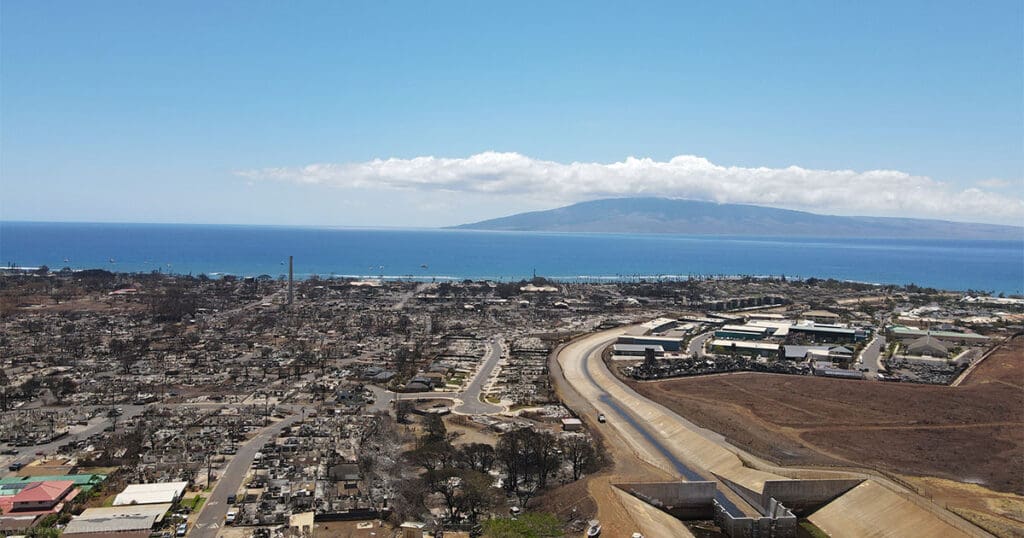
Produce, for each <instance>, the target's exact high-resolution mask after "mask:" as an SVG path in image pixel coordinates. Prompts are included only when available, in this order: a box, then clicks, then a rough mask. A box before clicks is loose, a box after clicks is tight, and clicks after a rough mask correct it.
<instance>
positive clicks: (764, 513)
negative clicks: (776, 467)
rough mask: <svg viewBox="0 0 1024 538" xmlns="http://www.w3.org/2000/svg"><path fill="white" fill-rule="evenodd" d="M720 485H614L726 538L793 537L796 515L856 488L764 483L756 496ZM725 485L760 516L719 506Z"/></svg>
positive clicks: (831, 483)
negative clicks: (702, 523) (710, 525)
mask: <svg viewBox="0 0 1024 538" xmlns="http://www.w3.org/2000/svg"><path fill="white" fill-rule="evenodd" d="M718 478H719V480H720V482H715V481H703V482H650V483H630V484H615V487H617V488H619V489H621V490H622V491H625V492H627V493H629V494H631V495H633V496H634V497H636V498H638V499H640V500H642V501H644V502H646V503H648V504H650V505H652V506H655V507H657V508H660V509H661V510H663V511H665V512H666V513H668V514H671V515H672V516H675V517H677V518H679V519H681V520H684V521H688V520H714V521H715V524H716V525H718V527H719V529H721V530H722V532H723V533H724V534H725V535H727V536H730V537H750V538H788V537H792V536H796V528H797V520H798V518H797V516H796V515H795V514H794V513H793V511H792V510H790V508H787V506H792V507H795V508H796V509H797V512H798V513H803V514H808V513H810V512H813V511H814V510H816V509H818V508H820V507H821V506H824V505H825V504H828V503H829V502H831V501H832V500H833V499H835V498H837V497H839V496H840V495H842V494H843V493H846V492H847V491H849V490H850V489H852V488H854V487H856V486H857V485H858V484H860V483H861V482H862V481H861V480H780V481H769V482H766V483H765V485H764V490H763V491H762V492H761V494H760V495H757V494H755V493H754V492H752V491H750V490H747V489H746V488H743V487H742V486H739V485H737V484H733V483H731V482H730V481H729V480H725V479H722V478H721V477H718ZM723 484H724V485H725V486H726V487H729V488H730V489H731V490H733V491H734V492H735V493H736V494H737V495H739V496H741V497H742V498H743V499H744V500H746V501H747V502H749V503H750V505H751V506H753V507H754V508H756V509H757V510H758V511H760V512H761V515H760V516H758V517H748V516H745V515H743V514H742V513H741V514H738V515H737V514H735V513H732V512H731V511H730V510H727V509H726V508H725V507H724V506H723V505H722V504H721V503H719V502H718V497H719V496H720V495H721V491H719V486H720V485H723Z"/></svg>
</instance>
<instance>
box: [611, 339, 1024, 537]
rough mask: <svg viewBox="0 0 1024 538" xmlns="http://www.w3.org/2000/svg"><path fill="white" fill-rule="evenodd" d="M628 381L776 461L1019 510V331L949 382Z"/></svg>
mask: <svg viewBox="0 0 1024 538" xmlns="http://www.w3.org/2000/svg"><path fill="white" fill-rule="evenodd" d="M630 385H631V386H633V387H634V389H635V390H637V391H638V392H640V393H641V394H643V395H644V396H647V397H648V398H651V399H652V400H655V401H658V402H660V403H662V404H663V405H666V406H667V407H669V408H670V409H672V410H673V411H675V412H677V413H679V414H680V415H682V416H684V417H686V418H688V419H689V420H691V421H693V422H694V423H696V424H699V425H700V426H702V427H705V428H707V429H710V430H712V431H715V432H718V433H720V434H722V435H724V436H726V437H727V438H728V439H729V440H730V442H732V443H733V444H735V445H736V446H739V447H741V448H743V449H745V450H748V451H750V452H751V453H753V454H756V455H758V456H760V457H763V458H765V459H768V460H772V461H774V462H777V463H779V464H782V465H787V466H825V467H828V466H836V467H860V468H870V469H874V470H876V471H880V472H882V473H884V474H887V475H889V476H892V477H895V478H899V479H900V480H902V481H904V483H907V484H909V485H911V486H912V487H915V488H917V489H918V490H919V491H920V492H921V493H923V494H925V495H926V496H929V497H933V498H935V499H936V500H937V501H940V502H944V503H946V504H947V505H948V506H949V507H950V508H951V509H954V511H956V510H957V509H964V510H977V511H980V512H985V513H989V514H992V513H995V514H996V515H998V516H999V517H1002V518H1009V519H1010V520H1014V521H1017V522H1024V498H1022V497H1021V495H1024V337H1018V338H1016V339H1013V340H1011V341H1009V342H1007V343H1006V344H1004V345H1003V346H1002V347H1001V348H1000V349H998V350H997V351H996V352H994V353H993V354H992V355H991V356H989V357H988V358H987V359H985V361H984V362H982V363H981V364H979V365H978V366H977V367H976V368H975V369H974V371H972V372H971V374H970V375H969V377H968V378H967V379H965V380H964V381H963V383H961V385H960V386H959V387H945V386H928V385H913V384H907V383H882V382H872V381H850V380H842V379H825V378H816V377H806V376H786V375H775V374H755V373H737V374H725V375H715V376H704V377H692V378H683V379H673V380H664V381H655V382H644V383H638V382H632V381H630ZM968 485H969V486H970V487H969V488H968V487H967V486H968ZM978 486H981V487H978ZM1000 507H1002V508H1000ZM1011 523H1012V521H1011ZM999 534H1002V533H999Z"/></svg>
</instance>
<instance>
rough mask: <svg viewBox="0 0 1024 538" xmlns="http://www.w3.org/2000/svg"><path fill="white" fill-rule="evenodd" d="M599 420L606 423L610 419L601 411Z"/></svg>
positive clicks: (598, 416)
mask: <svg viewBox="0 0 1024 538" xmlns="http://www.w3.org/2000/svg"><path fill="white" fill-rule="evenodd" d="M597 421H598V422H601V423H605V422H607V421H608V419H606V418H605V416H604V413H601V414H600V415H597Z"/></svg>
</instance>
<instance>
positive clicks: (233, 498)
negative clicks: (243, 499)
mask: <svg viewBox="0 0 1024 538" xmlns="http://www.w3.org/2000/svg"><path fill="white" fill-rule="evenodd" d="M237 500H238V497H236V496H235V495H228V504H235V501H237Z"/></svg>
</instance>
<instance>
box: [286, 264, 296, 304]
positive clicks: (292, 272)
mask: <svg viewBox="0 0 1024 538" xmlns="http://www.w3.org/2000/svg"><path fill="white" fill-rule="evenodd" d="M293 261H294V258H293V257H292V256H288V304H292V299H294V298H295V292H294V291H293V290H294V289H295V268H294V266H293V265H292V262H293Z"/></svg>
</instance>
